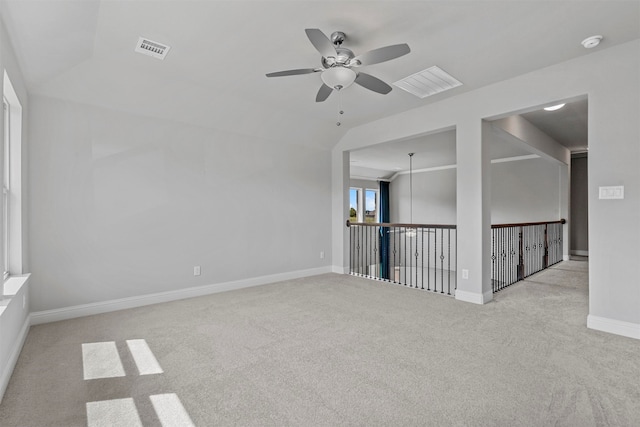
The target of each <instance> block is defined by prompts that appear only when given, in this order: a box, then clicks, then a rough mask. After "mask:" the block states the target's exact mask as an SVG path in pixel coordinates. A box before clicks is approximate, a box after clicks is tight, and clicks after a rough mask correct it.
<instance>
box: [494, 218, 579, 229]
mask: <svg viewBox="0 0 640 427" xmlns="http://www.w3.org/2000/svg"><path fill="white" fill-rule="evenodd" d="M566 223H567V220H566V219H564V218H562V219H560V220H558V221H541V222H516V223H513V224H492V225H491V228H507V227H527V226H529V225H545V224H566Z"/></svg>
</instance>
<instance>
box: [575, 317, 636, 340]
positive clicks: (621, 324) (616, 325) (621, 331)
mask: <svg viewBox="0 0 640 427" xmlns="http://www.w3.org/2000/svg"><path fill="white" fill-rule="evenodd" d="M587 328H589V329H595V330H596V331H602V332H608V333H610V334H616V335H622V336H623V337H628V338H635V339H637V340H640V324H637V323H631V322H625V321H622V320H615V319H608V318H606V317H599V316H594V315H592V314H590V315H588V316H587Z"/></svg>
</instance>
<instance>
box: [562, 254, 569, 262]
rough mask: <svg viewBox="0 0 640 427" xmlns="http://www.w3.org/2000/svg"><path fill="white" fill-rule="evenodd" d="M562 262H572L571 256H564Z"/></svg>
mask: <svg viewBox="0 0 640 427" xmlns="http://www.w3.org/2000/svg"><path fill="white" fill-rule="evenodd" d="M562 260H563V261H570V260H571V256H569V255H562Z"/></svg>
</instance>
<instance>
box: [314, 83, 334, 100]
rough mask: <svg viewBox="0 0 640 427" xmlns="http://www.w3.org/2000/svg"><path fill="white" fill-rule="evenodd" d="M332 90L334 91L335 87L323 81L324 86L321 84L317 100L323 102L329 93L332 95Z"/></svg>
mask: <svg viewBox="0 0 640 427" xmlns="http://www.w3.org/2000/svg"><path fill="white" fill-rule="evenodd" d="M331 92H333V89H332V88H330V87H329V86H327V85H326V84H324V83H323V84H322V86H320V90H319V91H318V94H317V95H316V102H322V101H324V100H326V99H327V98H328V97H329V95H331Z"/></svg>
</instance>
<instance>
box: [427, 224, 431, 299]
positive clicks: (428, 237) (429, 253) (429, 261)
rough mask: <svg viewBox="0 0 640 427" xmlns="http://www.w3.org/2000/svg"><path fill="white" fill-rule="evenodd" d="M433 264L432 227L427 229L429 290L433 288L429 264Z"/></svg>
mask: <svg viewBox="0 0 640 427" xmlns="http://www.w3.org/2000/svg"><path fill="white" fill-rule="evenodd" d="M430 265H431V229H428V230H427V290H428V291H430V290H431V275H430V274H429V268H430V267H429V266H430Z"/></svg>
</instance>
